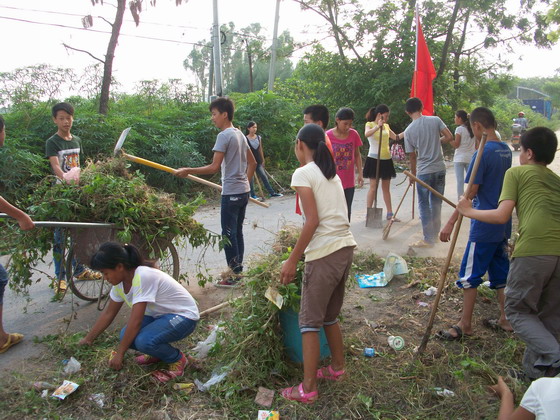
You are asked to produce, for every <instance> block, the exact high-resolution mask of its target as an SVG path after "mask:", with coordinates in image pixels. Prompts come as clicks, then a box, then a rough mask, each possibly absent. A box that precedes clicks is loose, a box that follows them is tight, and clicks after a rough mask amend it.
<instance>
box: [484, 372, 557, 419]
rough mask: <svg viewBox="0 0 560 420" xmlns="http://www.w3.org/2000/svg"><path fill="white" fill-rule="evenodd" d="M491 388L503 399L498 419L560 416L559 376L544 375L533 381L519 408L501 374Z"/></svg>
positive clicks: (554, 417)
mask: <svg viewBox="0 0 560 420" xmlns="http://www.w3.org/2000/svg"><path fill="white" fill-rule="evenodd" d="M490 389H491V390H492V391H494V392H495V393H496V394H497V395H498V396H499V397H500V399H501V403H500V412H499V413H498V420H535V419H536V420H553V419H558V418H559V417H560V416H559V414H558V413H560V378H559V377H543V378H540V379H537V380H536V381H533V383H531V386H529V388H528V389H527V391H526V392H525V394H524V395H523V398H522V399H521V403H519V407H517V408H515V405H514V399H513V393H512V392H511V390H510V389H509V387H508V386H507V384H506V383H505V382H504V379H503V378H502V377H501V376H500V377H498V383H497V384H496V385H493V386H491V387H490Z"/></svg>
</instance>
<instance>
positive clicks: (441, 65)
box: [436, 0, 461, 79]
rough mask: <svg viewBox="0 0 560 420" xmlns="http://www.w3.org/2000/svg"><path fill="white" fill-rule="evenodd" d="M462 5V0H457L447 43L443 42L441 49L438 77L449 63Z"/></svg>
mask: <svg viewBox="0 0 560 420" xmlns="http://www.w3.org/2000/svg"><path fill="white" fill-rule="evenodd" d="M460 6H461V0H455V7H454V8H453V14H452V15H451V19H450V20H449V25H448V26H447V36H446V37H445V43H444V44H443V49H442V50H441V61H440V63H439V68H438V71H437V74H436V79H437V78H438V77H440V76H441V75H442V74H443V72H444V71H445V66H446V65H447V52H448V51H449V47H450V45H451V42H452V41H453V30H454V29H455V23H456V22H457V14H458V13H459V7H460Z"/></svg>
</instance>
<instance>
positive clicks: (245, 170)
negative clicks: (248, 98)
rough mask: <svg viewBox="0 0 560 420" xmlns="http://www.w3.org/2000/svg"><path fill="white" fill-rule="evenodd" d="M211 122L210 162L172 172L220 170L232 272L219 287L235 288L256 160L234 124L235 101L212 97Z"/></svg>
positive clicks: (226, 248) (184, 174)
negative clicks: (213, 139) (213, 129)
mask: <svg viewBox="0 0 560 420" xmlns="http://www.w3.org/2000/svg"><path fill="white" fill-rule="evenodd" d="M209 110H210V112H211V113H212V122H213V123H214V125H215V126H216V127H217V128H218V129H220V133H219V134H218V136H217V137H216V143H215V145H214V148H213V149H212V150H213V151H214V157H213V159H212V163H210V164H209V165H206V166H201V167H198V168H179V169H177V170H175V172H174V175H175V176H177V177H179V178H186V177H187V176H188V175H210V174H215V173H216V172H218V171H219V170H220V168H221V171H222V203H221V209H220V213H221V222H222V235H223V236H225V237H226V238H227V240H228V244H226V245H225V246H224V251H225V253H226V260H227V264H228V267H229V268H230V269H231V273H232V274H231V275H230V276H228V277H227V278H225V279H222V280H221V281H220V282H219V283H218V286H221V287H236V286H237V284H238V282H239V279H240V277H241V273H242V272H243V253H244V249H245V245H244V239H243V221H244V220H245V210H246V209H247V203H248V202H249V191H250V190H251V188H250V186H249V180H250V179H252V178H253V174H254V173H255V169H256V167H257V162H256V160H255V157H254V156H253V153H252V152H251V150H250V148H249V146H248V144H247V140H245V136H244V135H243V133H242V132H241V131H239V130H238V129H237V128H235V127H234V126H233V114H234V110H235V107H234V104H233V101H232V100H231V99H229V98H225V97H221V98H217V99H214V100H213V101H212V102H211V103H210V106H209Z"/></svg>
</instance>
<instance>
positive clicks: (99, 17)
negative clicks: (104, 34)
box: [97, 16, 113, 26]
mask: <svg viewBox="0 0 560 420" xmlns="http://www.w3.org/2000/svg"><path fill="white" fill-rule="evenodd" d="M97 18H98V19H101V20H103V21H104V22H105V23H108V24H109V26H113V23H112V22H109V21H108V20H107V19H105V18H104V17H103V16H97Z"/></svg>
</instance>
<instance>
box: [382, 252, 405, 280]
mask: <svg viewBox="0 0 560 420" xmlns="http://www.w3.org/2000/svg"><path fill="white" fill-rule="evenodd" d="M383 272H384V273H385V279H386V281H387V283H389V282H390V281H391V279H392V278H393V276H398V275H400V274H406V273H408V265H407V264H406V261H405V260H404V258H403V257H401V256H400V255H397V254H394V253H393V252H389V254H387V258H385V265H384V266H383Z"/></svg>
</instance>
